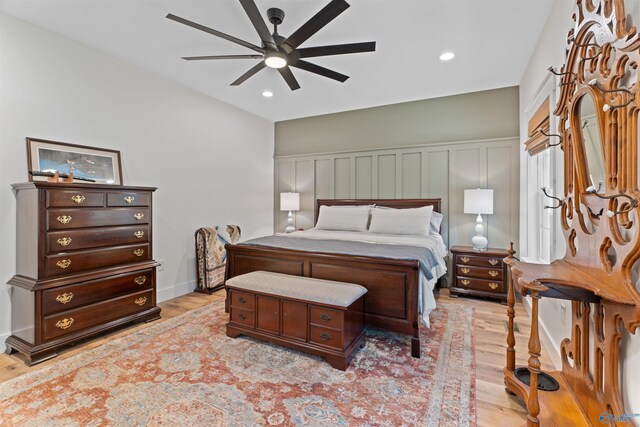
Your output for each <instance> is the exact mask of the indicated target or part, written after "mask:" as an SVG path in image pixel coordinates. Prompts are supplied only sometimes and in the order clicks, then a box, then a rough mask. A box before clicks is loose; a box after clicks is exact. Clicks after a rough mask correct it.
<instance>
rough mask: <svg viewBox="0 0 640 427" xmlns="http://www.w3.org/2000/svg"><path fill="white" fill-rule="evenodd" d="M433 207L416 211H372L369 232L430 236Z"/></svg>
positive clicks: (415, 209)
mask: <svg viewBox="0 0 640 427" xmlns="http://www.w3.org/2000/svg"><path fill="white" fill-rule="evenodd" d="M432 212H433V206H424V207H422V208H414V209H380V208H374V209H373V210H372V211H371V225H370V226H369V231H370V232H371V233H378V234H416V235H427V234H429V224H430V221H431V214H432Z"/></svg>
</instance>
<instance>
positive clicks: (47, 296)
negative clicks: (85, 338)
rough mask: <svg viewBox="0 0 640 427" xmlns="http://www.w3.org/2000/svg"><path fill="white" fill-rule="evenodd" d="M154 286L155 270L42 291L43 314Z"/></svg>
mask: <svg viewBox="0 0 640 427" xmlns="http://www.w3.org/2000/svg"><path fill="white" fill-rule="evenodd" d="M151 288H153V270H141V271H136V272H135V273H130V274H124V275H118V276H111V277H106V278H104V279H99V280H92V281H90V282H83V283H79V284H75V285H69V286H62V287H60V288H55V289H47V290H45V291H42V314H43V315H48V314H52V313H58V312H60V311H65V310H70V309H72V308H76V307H80V306H83V305H87V304H93V303H96V302H100V301H104V300H107V299H110V298H114V297H118V296H121V295H126V294H130V293H133V292H139V291H142V290H145V289H151Z"/></svg>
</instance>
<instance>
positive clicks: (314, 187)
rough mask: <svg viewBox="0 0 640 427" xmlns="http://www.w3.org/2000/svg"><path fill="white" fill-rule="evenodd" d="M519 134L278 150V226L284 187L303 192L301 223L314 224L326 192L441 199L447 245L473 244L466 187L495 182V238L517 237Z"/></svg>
mask: <svg viewBox="0 0 640 427" xmlns="http://www.w3.org/2000/svg"><path fill="white" fill-rule="evenodd" d="M518 143H519V141H518V138H503V139H497V140H483V141H462V142H452V143H443V144H429V145H424V146H413V147H406V148H395V149H378V150H366V151H354V152H344V153H324V154H318V155H305V156H284V157H276V158H275V193H276V194H275V197H276V203H275V209H276V215H275V216H274V218H275V224H274V226H275V229H276V231H282V230H284V228H285V227H286V224H287V215H286V214H287V213H286V212H280V210H279V209H280V200H279V197H280V196H279V194H280V192H286V191H296V192H299V193H300V208H301V210H300V212H297V213H296V227H297V228H305V229H307V228H311V227H313V224H314V217H313V216H314V209H315V207H314V204H315V200H316V199H320V198H340V199H343V198H354V199H369V198H380V199H383V198H389V199H396V198H397V199H408V198H431V197H440V198H441V199H442V213H443V214H444V220H443V224H442V236H443V238H444V240H445V242H446V243H447V245H457V244H462V245H467V244H470V241H471V237H472V235H473V234H474V231H473V229H474V226H475V215H471V214H465V213H464V212H463V205H464V200H463V194H464V191H463V190H464V189H468V188H478V187H480V188H493V189H494V214H493V215H485V216H484V220H485V224H486V229H487V235H488V238H489V244H490V245H491V246H494V247H499V248H506V247H507V246H508V244H509V242H510V241H514V242H516V243H517V240H518V197H519V195H518V192H519V184H518V176H519V175H518V174H519V171H518V167H519V166H518Z"/></svg>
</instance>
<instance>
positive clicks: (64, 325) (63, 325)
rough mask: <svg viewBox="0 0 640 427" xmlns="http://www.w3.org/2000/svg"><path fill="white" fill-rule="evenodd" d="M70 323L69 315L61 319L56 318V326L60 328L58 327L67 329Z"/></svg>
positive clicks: (71, 320)
mask: <svg viewBox="0 0 640 427" xmlns="http://www.w3.org/2000/svg"><path fill="white" fill-rule="evenodd" d="M71 325H73V317H70V318H68V319H62V320H58V321H57V322H56V327H57V328H60V329H67V328H69V327H70V326H71Z"/></svg>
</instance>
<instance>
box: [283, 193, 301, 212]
mask: <svg viewBox="0 0 640 427" xmlns="http://www.w3.org/2000/svg"><path fill="white" fill-rule="evenodd" d="M280 210H281V211H299V210H300V193H280Z"/></svg>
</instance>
